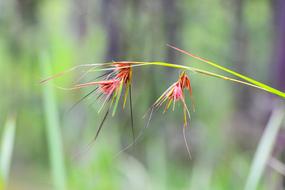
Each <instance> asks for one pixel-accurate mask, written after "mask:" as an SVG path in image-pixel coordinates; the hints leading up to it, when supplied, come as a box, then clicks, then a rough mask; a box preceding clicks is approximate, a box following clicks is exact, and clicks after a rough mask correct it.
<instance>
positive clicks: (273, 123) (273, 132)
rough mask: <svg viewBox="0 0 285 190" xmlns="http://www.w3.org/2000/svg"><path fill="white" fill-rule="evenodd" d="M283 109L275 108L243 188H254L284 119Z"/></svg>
mask: <svg viewBox="0 0 285 190" xmlns="http://www.w3.org/2000/svg"><path fill="white" fill-rule="evenodd" d="M284 115H285V112H284V109H283V108H281V107H278V108H276V109H275V110H274V111H273V113H272V115H271V117H270V120H269V122H268V124H267V126H266V128H265V131H264V132H263V135H262V137H261V140H260V142H259V145H258V147H257V150H256V153H255V155H254V158H253V161H252V164H251V168H250V172H249V175H248V178H247V181H246V184H245V188H244V189H245V190H255V189H257V187H258V183H259V181H260V178H261V176H262V174H263V171H264V169H265V167H266V165H267V161H268V159H269V158H270V155H271V152H272V149H273V148H274V143H275V140H276V136H277V134H278V131H279V129H280V128H281V126H282V125H281V124H282V121H283V119H284Z"/></svg>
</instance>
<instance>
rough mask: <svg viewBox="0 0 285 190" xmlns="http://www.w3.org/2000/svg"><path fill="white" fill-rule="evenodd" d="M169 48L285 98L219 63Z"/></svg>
mask: <svg viewBox="0 0 285 190" xmlns="http://www.w3.org/2000/svg"><path fill="white" fill-rule="evenodd" d="M168 46H169V47H171V48H173V49H175V50H177V51H179V52H181V53H184V54H186V55H189V56H191V57H193V58H194V59H197V60H200V61H202V62H204V63H207V64H209V65H211V66H213V67H216V68H218V69H220V70H223V71H225V72H227V73H230V74H232V75H235V76H237V77H239V78H241V79H243V80H245V81H248V82H250V83H252V84H254V85H256V86H259V87H261V88H263V89H267V91H268V92H271V93H273V94H276V95H278V96H280V97H282V98H285V93H284V92H281V91H280V90H277V89H275V88H272V87H271V86H268V85H266V84H264V83H261V82H259V81H257V80H254V79H253V78H250V77H247V76H244V75H242V74H240V73H238V72H235V71H233V70H231V69H228V68H225V67H223V66H221V65H219V64H217V63H214V62H212V61H209V60H206V59H204V58H201V57H199V56H196V55H193V54H192V53H189V52H187V51H184V50H182V49H179V48H177V47H174V46H171V45H168Z"/></svg>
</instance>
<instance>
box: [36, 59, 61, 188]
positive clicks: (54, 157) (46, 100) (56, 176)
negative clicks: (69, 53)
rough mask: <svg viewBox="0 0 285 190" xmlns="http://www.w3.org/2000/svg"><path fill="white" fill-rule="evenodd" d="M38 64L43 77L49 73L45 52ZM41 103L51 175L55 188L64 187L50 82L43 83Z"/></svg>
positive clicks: (58, 132) (59, 134) (58, 136)
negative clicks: (44, 119)
mask: <svg viewBox="0 0 285 190" xmlns="http://www.w3.org/2000/svg"><path fill="white" fill-rule="evenodd" d="M40 65H41V70H42V75H43V77H47V76H49V75H50V73H51V72H50V67H49V59H48V56H47V55H46V54H42V55H41V57H40ZM42 95H43V105H44V113H45V118H46V133H47V141H48V148H49V157H50V163H51V169H52V177H53V183H54V186H55V189H57V190H65V189H66V181H65V180H66V175H65V167H64V156H63V150H62V149H63V145H62V142H61V132H60V124H59V114H58V111H57V108H56V107H57V105H56V99H55V93H54V90H53V88H52V83H51V82H50V83H47V84H44V85H43V94H42Z"/></svg>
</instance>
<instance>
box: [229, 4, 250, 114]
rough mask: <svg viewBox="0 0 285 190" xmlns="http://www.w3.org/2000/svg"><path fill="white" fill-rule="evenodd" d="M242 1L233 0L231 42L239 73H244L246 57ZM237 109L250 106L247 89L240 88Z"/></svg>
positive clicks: (244, 108)
mask: <svg viewBox="0 0 285 190" xmlns="http://www.w3.org/2000/svg"><path fill="white" fill-rule="evenodd" d="M244 2H245V1H244V0H233V5H232V8H233V14H234V24H233V33H232V35H233V38H232V39H233V42H232V58H233V63H234V65H235V66H236V67H237V68H236V69H237V70H238V71H239V72H241V73H245V72H246V68H245V65H246V57H247V54H246V52H247V35H246V30H245V24H244V16H243V10H244ZM237 101H238V109H239V110H247V108H248V107H249V106H250V105H249V102H250V94H249V91H248V88H246V87H244V86H241V91H240V92H239V93H238V99H237Z"/></svg>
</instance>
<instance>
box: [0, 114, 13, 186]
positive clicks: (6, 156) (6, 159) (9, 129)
mask: <svg viewBox="0 0 285 190" xmlns="http://www.w3.org/2000/svg"><path fill="white" fill-rule="evenodd" d="M15 131H16V118H15V116H10V117H9V118H8V119H7V122H6V124H5V126H4V132H3V135H2V143H1V151H0V189H4V188H5V184H7V180H8V176H9V171H10V166H11V160H12V152H13V147H14V138H15Z"/></svg>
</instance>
